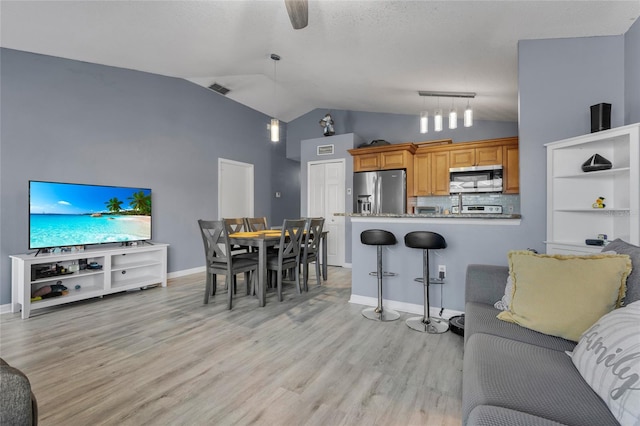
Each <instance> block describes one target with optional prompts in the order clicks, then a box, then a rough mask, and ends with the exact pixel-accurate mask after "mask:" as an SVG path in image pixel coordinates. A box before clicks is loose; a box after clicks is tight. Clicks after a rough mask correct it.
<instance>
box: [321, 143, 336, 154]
mask: <svg viewBox="0 0 640 426" xmlns="http://www.w3.org/2000/svg"><path fill="white" fill-rule="evenodd" d="M333 151H334V149H333V144H331V145H320V146H318V151H317V152H318V155H331V154H333Z"/></svg>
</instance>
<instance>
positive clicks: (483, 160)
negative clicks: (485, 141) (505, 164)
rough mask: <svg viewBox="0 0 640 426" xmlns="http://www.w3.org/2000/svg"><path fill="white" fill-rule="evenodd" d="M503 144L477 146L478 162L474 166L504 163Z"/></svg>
mask: <svg viewBox="0 0 640 426" xmlns="http://www.w3.org/2000/svg"><path fill="white" fill-rule="evenodd" d="M502 148H503V147H502V146H488V147H485V148H476V162H475V164H474V166H493V165H496V164H502Z"/></svg>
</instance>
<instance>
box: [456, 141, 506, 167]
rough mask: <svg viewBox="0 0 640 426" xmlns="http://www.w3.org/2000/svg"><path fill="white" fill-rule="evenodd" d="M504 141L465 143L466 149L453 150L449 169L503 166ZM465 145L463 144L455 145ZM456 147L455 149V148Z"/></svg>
mask: <svg viewBox="0 0 640 426" xmlns="http://www.w3.org/2000/svg"><path fill="white" fill-rule="evenodd" d="M502 141H503V140H502V139H493V140H491V141H483V142H471V143H469V144H467V143H465V144H464V145H465V146H464V147H462V146H460V147H459V148H458V147H456V148H453V149H452V150H451V158H450V160H449V167H452V168H454V167H471V166H494V165H496V164H502V146H503V145H504V142H502ZM455 145H463V144H455ZM455 145H454V147H455Z"/></svg>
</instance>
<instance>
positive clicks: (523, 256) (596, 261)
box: [498, 250, 631, 342]
mask: <svg viewBox="0 0 640 426" xmlns="http://www.w3.org/2000/svg"><path fill="white" fill-rule="evenodd" d="M630 272H631V259H630V258H629V256H627V255H624V254H595V255H591V256H573V255H547V254H536V253H533V252H531V251H528V250H525V251H511V252H509V274H510V275H511V279H512V280H513V293H512V300H511V306H510V309H509V310H508V311H504V312H501V313H500V314H498V318H499V319H501V320H503V321H508V322H514V323H517V324H520V325H521V326H523V327H527V328H530V329H532V330H535V331H539V332H540V333H544V334H550V335H552V336H558V337H563V338H565V339H568V340H573V341H575V342H577V341H578V340H580V336H581V335H582V333H583V332H584V331H585V330H587V329H588V328H589V327H591V326H592V325H593V324H595V323H596V321H598V319H600V317H602V316H603V315H604V314H606V313H608V312H610V311H612V310H613V309H614V308H616V307H618V306H620V303H621V301H622V298H623V297H624V293H625V288H626V281H627V277H628V276H629V273H630Z"/></svg>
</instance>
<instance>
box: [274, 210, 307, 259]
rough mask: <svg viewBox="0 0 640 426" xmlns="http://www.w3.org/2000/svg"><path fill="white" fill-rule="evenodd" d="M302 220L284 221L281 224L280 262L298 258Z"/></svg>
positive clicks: (303, 222) (302, 231)
mask: <svg viewBox="0 0 640 426" xmlns="http://www.w3.org/2000/svg"><path fill="white" fill-rule="evenodd" d="M305 223H306V221H305V220H304V219H295V220H294V219H285V220H284V223H283V224H282V233H281V234H280V246H279V247H280V251H279V255H278V256H279V257H280V259H282V260H285V259H291V258H298V257H299V256H300V245H301V243H302V235H303V234H304V225H305Z"/></svg>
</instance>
